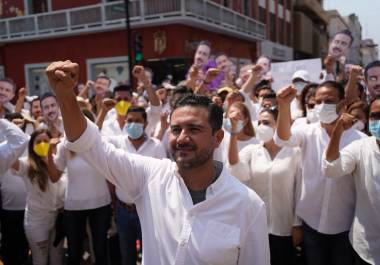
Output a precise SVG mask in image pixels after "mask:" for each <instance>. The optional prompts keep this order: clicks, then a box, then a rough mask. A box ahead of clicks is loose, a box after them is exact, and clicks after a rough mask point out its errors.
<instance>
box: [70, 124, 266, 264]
mask: <svg viewBox="0 0 380 265" xmlns="http://www.w3.org/2000/svg"><path fill="white" fill-rule="evenodd" d="M66 146H67V147H68V148H69V149H71V150H73V151H75V152H83V157H85V159H86V160H87V161H89V163H90V164H91V165H92V166H94V167H95V168H96V169H98V170H99V171H100V172H101V173H102V175H103V176H107V178H108V180H109V181H110V182H112V183H113V184H115V185H116V186H118V187H119V188H120V189H121V190H122V191H123V193H124V194H125V198H128V201H130V202H134V203H135V204H136V208H137V212H138V214H139V217H140V221H141V228H142V231H143V233H142V240H143V242H144V252H143V264H145V265H170V264H176V265H184V264H186V265H193V264H194V265H202V264H260V265H264V264H269V263H270V261H269V246H268V232H267V227H266V216H265V206H264V203H263V202H262V201H261V199H260V198H259V197H258V196H257V195H256V194H255V193H254V192H253V191H252V190H250V189H249V188H247V187H245V186H244V185H242V184H241V183H240V182H239V181H238V180H236V179H235V178H234V177H232V176H231V175H229V174H228V173H227V171H226V170H225V169H224V170H223V171H222V173H221V175H220V176H219V177H218V179H217V180H216V181H215V182H214V183H213V184H211V185H210V186H209V187H208V188H207V191H206V200H205V201H203V202H200V203H198V204H196V205H193V202H192V199H191V196H190V193H189V191H188V188H187V187H186V185H185V183H184V181H183V179H182V178H181V176H180V175H179V173H178V170H177V166H176V163H174V162H172V161H170V160H168V159H163V160H158V159H154V158H150V157H145V156H140V155H135V154H130V153H127V152H125V151H124V150H122V149H117V148H115V147H114V146H113V145H112V144H109V143H108V142H106V141H105V140H103V139H102V138H101V136H100V135H99V133H98V130H97V127H96V126H95V125H94V124H92V123H90V122H88V123H87V128H86V130H85V132H84V133H83V134H82V136H81V137H80V138H79V139H78V140H77V141H76V142H74V143H70V142H66Z"/></svg>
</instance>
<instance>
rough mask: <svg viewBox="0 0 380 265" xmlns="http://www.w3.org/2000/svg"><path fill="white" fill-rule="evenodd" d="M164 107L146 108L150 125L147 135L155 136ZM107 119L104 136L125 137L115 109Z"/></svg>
mask: <svg viewBox="0 0 380 265" xmlns="http://www.w3.org/2000/svg"><path fill="white" fill-rule="evenodd" d="M161 112H162V106H161V105H160V106H152V105H150V106H149V107H148V108H146V116H147V122H148V125H147V127H146V128H145V133H146V134H147V135H148V136H153V134H154V130H155V128H156V126H157V124H158V123H159V122H160V119H161ZM108 114H109V115H107V119H106V120H105V121H104V123H103V126H102V130H101V131H102V134H103V135H106V136H118V135H123V128H120V125H119V122H118V121H117V119H116V118H117V114H116V110H115V109H111V110H110V111H109V112H108Z"/></svg>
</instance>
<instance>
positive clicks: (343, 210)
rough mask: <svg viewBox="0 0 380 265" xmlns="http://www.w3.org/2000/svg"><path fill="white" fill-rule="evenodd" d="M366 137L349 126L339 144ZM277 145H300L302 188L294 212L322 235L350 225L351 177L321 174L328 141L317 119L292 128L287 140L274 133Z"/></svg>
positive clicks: (347, 227)
mask: <svg viewBox="0 0 380 265" xmlns="http://www.w3.org/2000/svg"><path fill="white" fill-rule="evenodd" d="M363 137H366V136H365V135H364V134H363V133H361V132H359V131H356V130H353V129H350V130H347V131H345V132H344V133H343V135H342V138H341V141H340V147H341V148H343V147H344V146H346V145H348V144H349V143H351V142H352V141H354V140H357V139H360V138H363ZM274 139H275V142H276V144H277V145H279V146H294V147H296V146H299V147H300V148H301V157H302V182H303V185H302V190H301V196H300V200H299V201H298V203H297V206H296V214H297V215H298V216H299V217H300V218H302V219H303V220H304V221H305V222H306V223H307V224H308V225H309V226H310V227H312V228H313V229H315V230H317V231H318V232H320V233H324V234H338V233H341V232H345V231H348V230H349V229H350V227H351V223H352V218H353V216H354V209H355V186H354V182H353V179H352V178H350V177H343V178H340V179H328V178H325V177H324V176H323V174H322V169H321V165H322V155H323V151H324V150H325V148H326V147H327V144H328V143H329V141H330V137H329V136H328V134H327V132H326V130H325V129H324V128H322V127H321V124H320V123H319V122H317V123H312V124H307V125H305V126H301V127H300V126H297V127H294V128H292V134H291V137H290V139H289V140H288V141H282V140H281V139H280V138H279V137H278V135H277V133H276V134H275V136H274Z"/></svg>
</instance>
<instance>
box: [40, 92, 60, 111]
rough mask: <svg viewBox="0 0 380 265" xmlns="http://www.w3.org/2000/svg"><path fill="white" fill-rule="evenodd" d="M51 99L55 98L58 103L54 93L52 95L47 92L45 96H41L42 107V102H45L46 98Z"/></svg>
mask: <svg viewBox="0 0 380 265" xmlns="http://www.w3.org/2000/svg"><path fill="white" fill-rule="evenodd" d="M50 97H52V98H54V99H55V101H57V97H56V96H55V95H54V94H53V93H51V92H46V93H44V94H43V95H42V96H41V98H40V104H41V107H42V101H44V100H45V99H46V98H50Z"/></svg>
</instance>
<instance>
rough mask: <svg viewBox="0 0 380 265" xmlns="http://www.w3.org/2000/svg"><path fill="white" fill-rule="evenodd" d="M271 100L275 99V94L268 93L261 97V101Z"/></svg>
mask: <svg viewBox="0 0 380 265" xmlns="http://www.w3.org/2000/svg"><path fill="white" fill-rule="evenodd" d="M272 98H276V93H275V92H270V93H268V94H265V95H264V96H263V100H264V99H272Z"/></svg>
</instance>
